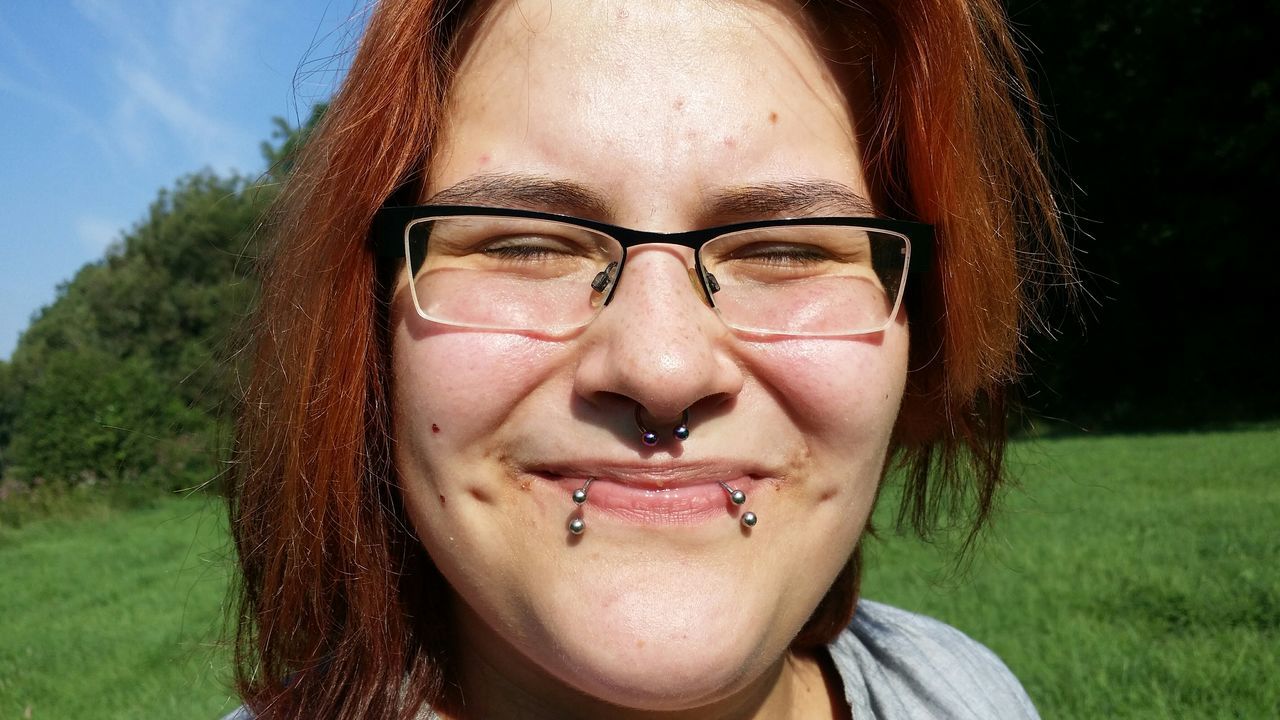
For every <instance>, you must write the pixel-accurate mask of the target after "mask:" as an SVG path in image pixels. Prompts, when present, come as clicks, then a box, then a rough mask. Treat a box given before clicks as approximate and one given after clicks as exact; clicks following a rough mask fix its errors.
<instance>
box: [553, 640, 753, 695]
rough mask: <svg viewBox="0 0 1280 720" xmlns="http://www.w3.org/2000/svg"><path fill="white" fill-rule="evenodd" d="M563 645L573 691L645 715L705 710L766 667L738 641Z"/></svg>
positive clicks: (582, 643) (573, 642)
mask: <svg viewBox="0 0 1280 720" xmlns="http://www.w3.org/2000/svg"><path fill="white" fill-rule="evenodd" d="M592 640H593V637H592V636H590V635H583V636H582V637H581V639H578V638H574V639H571V640H570V641H569V642H567V643H564V644H563V645H562V647H561V648H559V649H560V650H561V651H562V652H564V653H565V660H566V661H567V666H568V667H567V669H568V670H569V675H570V677H565V678H561V679H562V681H564V682H566V683H567V684H570V685H571V686H572V687H574V689H576V690H578V691H580V692H583V693H585V694H587V695H590V696H592V697H595V698H598V699H600V700H603V701H605V702H608V703H611V704H613V705H618V706H622V707H628V708H633V709H636V710H648V711H677V710H689V709H693V708H697V707H702V706H706V705H709V704H712V703H715V702H717V701H720V700H723V699H724V698H725V697H727V696H729V695H731V694H733V693H734V692H735V691H737V690H739V689H741V688H742V687H745V686H746V685H748V684H750V683H751V681H752V680H754V679H756V676H757V675H759V674H762V673H764V672H766V671H767V670H768V669H769V667H768V666H767V665H766V666H762V667H755V664H756V662H758V658H759V657H761V654H760V653H758V652H756V651H755V649H754V648H750V647H745V646H744V644H743V643H742V642H741V640H739V639H737V638H704V637H697V638H680V639H674V638H659V637H631V636H627V637H623V638H613V639H611V641H610V642H600V641H599V639H598V638H595V640H596V642H594V643H593V642H592Z"/></svg>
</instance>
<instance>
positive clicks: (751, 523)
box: [720, 480, 760, 527]
mask: <svg viewBox="0 0 1280 720" xmlns="http://www.w3.org/2000/svg"><path fill="white" fill-rule="evenodd" d="M720 487H722V488H724V491H725V492H727V493H729V500H730V502H732V503H733V504H734V505H742V504H743V503H745V502H746V501H747V494H746V493H744V492H742V491H741V490H735V489H733V488H731V487H729V484H728V483H726V482H724V481H723V480H722V481H720ZM759 521H760V519H759V518H757V517H756V514H755V513H753V512H751V511H750V510H748V511H747V512H744V513H742V525H743V526H744V527H755V526H756V523H757V522H759Z"/></svg>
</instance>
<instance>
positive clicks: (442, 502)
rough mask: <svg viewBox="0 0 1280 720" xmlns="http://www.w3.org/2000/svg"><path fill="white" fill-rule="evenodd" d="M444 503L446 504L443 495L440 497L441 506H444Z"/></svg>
mask: <svg viewBox="0 0 1280 720" xmlns="http://www.w3.org/2000/svg"><path fill="white" fill-rule="evenodd" d="M444 503H445V500H444V496H443V495H441V496H440V504H441V505H444Z"/></svg>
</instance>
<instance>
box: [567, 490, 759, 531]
mask: <svg viewBox="0 0 1280 720" xmlns="http://www.w3.org/2000/svg"><path fill="white" fill-rule="evenodd" d="M559 481H560V484H562V485H566V486H569V487H570V490H569V492H573V490H576V489H578V488H580V487H582V485H583V484H584V482H585V481H575V480H574V479H572V478H560V479H559ZM750 482H751V481H750V480H749V479H747V478H740V479H739V480H738V481H737V482H728V483H726V484H727V485H728V486H729V487H730V488H732V489H734V490H742V491H743V492H746V493H747V500H748V502H750V499H751V493H750ZM570 503H572V500H570ZM579 511H580V512H581V513H582V514H583V516H584V517H588V518H589V516H590V515H592V514H595V513H602V514H605V515H610V516H612V517H616V518H618V519H620V520H624V521H626V522H631V523H637V524H644V525H697V524H699V523H703V522H707V521H710V520H714V519H724V518H725V517H731V518H736V517H737V516H738V515H739V513H741V512H742V506H739V505H734V504H733V502H732V501H731V500H730V499H729V491H727V490H725V489H724V488H723V487H721V486H720V484H719V483H702V484H698V485H684V486H680V487H671V488H652V487H638V486H635V485H625V484H622V483H617V482H610V481H608V480H600V479H597V480H593V481H592V482H591V486H590V487H588V488H587V501H586V502H585V503H583V504H582V506H581V508H580V510H579Z"/></svg>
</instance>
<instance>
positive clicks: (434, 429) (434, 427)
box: [431, 423, 440, 433]
mask: <svg viewBox="0 0 1280 720" xmlns="http://www.w3.org/2000/svg"><path fill="white" fill-rule="evenodd" d="M431 432H433V433H438V432H440V426H439V425H437V424H435V423H431Z"/></svg>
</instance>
